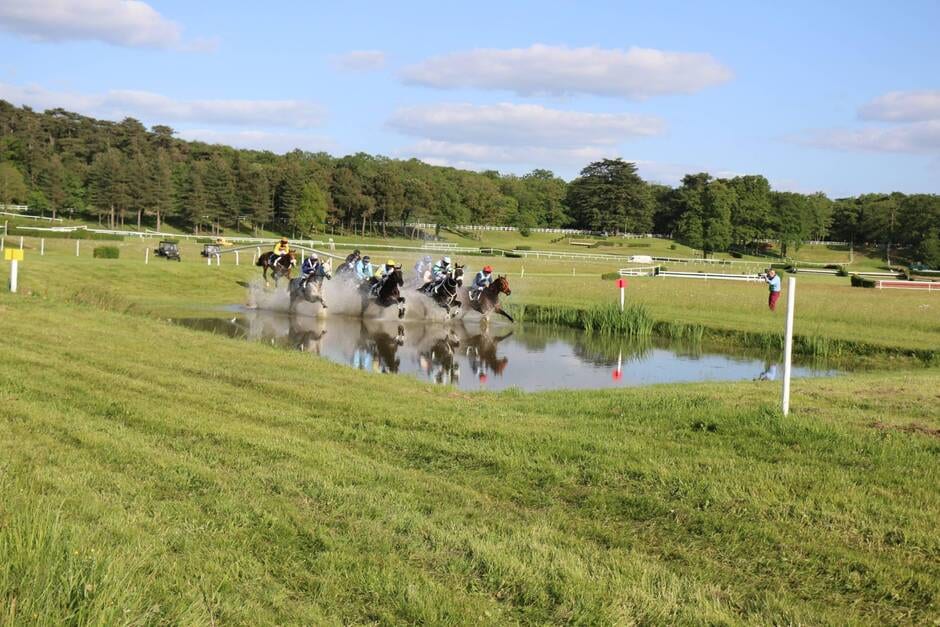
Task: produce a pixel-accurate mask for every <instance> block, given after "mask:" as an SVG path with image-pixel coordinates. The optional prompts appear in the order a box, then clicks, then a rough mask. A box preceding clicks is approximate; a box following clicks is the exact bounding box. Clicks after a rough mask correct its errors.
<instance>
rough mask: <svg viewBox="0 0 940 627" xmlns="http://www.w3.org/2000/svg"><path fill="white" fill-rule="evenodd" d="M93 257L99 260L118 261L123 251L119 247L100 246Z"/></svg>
mask: <svg viewBox="0 0 940 627" xmlns="http://www.w3.org/2000/svg"><path fill="white" fill-rule="evenodd" d="M91 256H92V257H95V258H97V259H117V258H118V257H120V256H121V249H120V248H118V247H117V246H98V247H96V248H95V250H94V251H93V252H92V255H91Z"/></svg>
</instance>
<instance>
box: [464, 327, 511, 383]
mask: <svg viewBox="0 0 940 627" xmlns="http://www.w3.org/2000/svg"><path fill="white" fill-rule="evenodd" d="M511 335H512V331H510V332H509V333H506V334H505V335H497V336H494V335H490V333H489V330H488V329H487V328H485V327H484V328H482V329H481V331H480V333H478V334H476V335H473V336H470V337H469V338H467V342H466V344H467V346H466V354H467V359H468V360H469V362H470V368H471V369H472V370H473V373H474V374H475V375H476V376H477V378H478V379H479V380H480V382H481V383H485V382H486V379H487V375H488V373H493V374H495V375H500V376H501V375H502V374H503V371H504V370H505V369H506V366H507V364H509V358H508V357H500V356H499V351H498V349H497V347H498V346H499V343H500V342H502V341H503V340H505V339H506V338H508V337H509V336H511Z"/></svg>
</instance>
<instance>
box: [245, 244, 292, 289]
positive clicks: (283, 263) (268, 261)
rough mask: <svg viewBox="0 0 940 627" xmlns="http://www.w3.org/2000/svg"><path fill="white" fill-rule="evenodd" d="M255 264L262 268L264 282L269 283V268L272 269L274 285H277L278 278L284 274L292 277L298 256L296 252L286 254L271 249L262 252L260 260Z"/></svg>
mask: <svg viewBox="0 0 940 627" xmlns="http://www.w3.org/2000/svg"><path fill="white" fill-rule="evenodd" d="M255 265H256V266H258V267H260V268H262V270H263V272H262V274H263V275H264V284H265V285H269V283H268V270H270V271H271V276H273V277H274V285H275V286H276V285H277V282H278V279H280V278H281V277H283V276H286V277H287V278H288V279H290V271H291V269H292V268H293V267H294V266H295V265H297V257H295V256H294V253H287V254H286V255H278V254H276V253H275V252H274V251H272V250H269V251H268V252H266V253H261V256H260V257H258V261H256V262H255Z"/></svg>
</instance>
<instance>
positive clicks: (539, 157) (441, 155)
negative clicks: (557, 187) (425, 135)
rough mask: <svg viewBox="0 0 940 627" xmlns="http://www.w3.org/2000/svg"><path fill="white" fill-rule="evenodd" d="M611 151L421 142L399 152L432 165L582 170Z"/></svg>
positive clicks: (426, 140)
mask: <svg viewBox="0 0 940 627" xmlns="http://www.w3.org/2000/svg"><path fill="white" fill-rule="evenodd" d="M614 152H615V151H614V150H612V149H609V148H608V149H604V148H600V147H595V146H588V147H581V148H558V147H546V146H536V147H533V146H492V145H486V144H474V143H460V142H448V141H435V140H430V139H425V140H421V141H419V142H417V143H415V144H412V145H411V146H408V147H406V148H404V149H402V150H400V151H399V154H402V155H408V156H415V157H418V158H420V159H421V160H422V161H425V162H427V163H430V164H432V165H450V166H453V167H469V168H471V169H473V168H478V167H480V166H481V165H487V164H542V165H551V166H579V167H581V166H584V165H585V164H587V163H589V162H591V161H597V160H598V159H603V158H604V157H612V156H614V155H613V153H614Z"/></svg>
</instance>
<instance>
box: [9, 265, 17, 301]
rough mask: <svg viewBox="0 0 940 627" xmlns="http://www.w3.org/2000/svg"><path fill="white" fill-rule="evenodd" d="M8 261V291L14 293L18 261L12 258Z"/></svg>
mask: <svg viewBox="0 0 940 627" xmlns="http://www.w3.org/2000/svg"><path fill="white" fill-rule="evenodd" d="M10 263H11V264H12V265H11V266H10V292H11V293H13V294H16V274H17V271H18V270H19V261H17V260H16V259H14V260H13V261H11V262H10Z"/></svg>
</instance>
